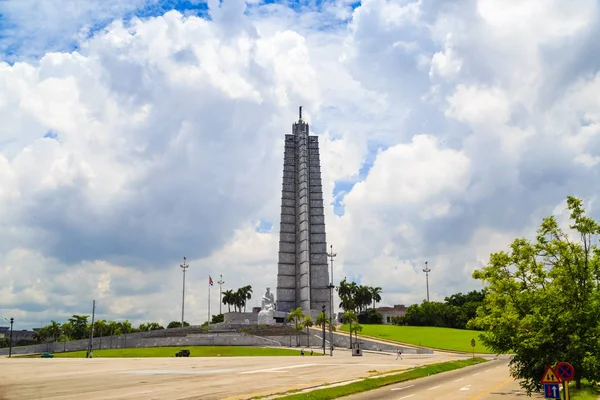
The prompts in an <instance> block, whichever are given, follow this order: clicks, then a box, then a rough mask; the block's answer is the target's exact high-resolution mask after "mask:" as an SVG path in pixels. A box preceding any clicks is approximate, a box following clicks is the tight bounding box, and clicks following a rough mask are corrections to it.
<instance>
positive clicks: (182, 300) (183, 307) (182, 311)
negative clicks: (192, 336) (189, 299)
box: [179, 256, 190, 328]
mask: <svg viewBox="0 0 600 400" xmlns="http://www.w3.org/2000/svg"><path fill="white" fill-rule="evenodd" d="M185 260H186V257H185V256H183V264H179V266H180V267H181V269H182V270H183V290H182V294H181V327H182V328H183V321H184V319H183V315H184V311H185V270H186V269H188V267H189V266H190V265H189V264H186V263H185Z"/></svg>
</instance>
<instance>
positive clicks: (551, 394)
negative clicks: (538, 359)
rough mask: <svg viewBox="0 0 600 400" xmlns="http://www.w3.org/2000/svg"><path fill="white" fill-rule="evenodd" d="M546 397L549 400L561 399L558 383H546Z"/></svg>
mask: <svg viewBox="0 0 600 400" xmlns="http://www.w3.org/2000/svg"><path fill="white" fill-rule="evenodd" d="M544 395H545V396H546V398H547V399H560V388H559V387H558V383H544Z"/></svg>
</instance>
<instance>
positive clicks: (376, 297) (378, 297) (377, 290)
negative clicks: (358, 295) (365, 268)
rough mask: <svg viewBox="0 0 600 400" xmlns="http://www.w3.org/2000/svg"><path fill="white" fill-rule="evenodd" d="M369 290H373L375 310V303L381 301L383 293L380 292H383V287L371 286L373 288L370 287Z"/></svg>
mask: <svg viewBox="0 0 600 400" xmlns="http://www.w3.org/2000/svg"><path fill="white" fill-rule="evenodd" d="M369 290H370V291H371V297H372V298H373V310H374V309H375V305H376V304H377V303H379V302H380V301H381V295H380V294H379V293H381V290H382V289H381V288H380V287H379V286H377V287H371V288H369Z"/></svg>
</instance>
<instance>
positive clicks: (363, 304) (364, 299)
mask: <svg viewBox="0 0 600 400" xmlns="http://www.w3.org/2000/svg"><path fill="white" fill-rule="evenodd" d="M336 290H337V292H338V296H339V297H340V308H342V309H343V310H344V311H345V312H347V311H352V312H353V313H354V315H356V318H357V321H358V322H360V323H367V324H380V323H381V322H382V321H383V317H382V316H381V313H379V312H377V311H376V310H375V307H376V306H377V303H379V302H380V301H381V291H382V289H381V288H380V287H371V286H365V285H357V284H356V282H348V281H347V279H346V278H344V280H343V281H341V282H340V285H339V286H338V287H337V289H336ZM369 306H372V308H371V309H369Z"/></svg>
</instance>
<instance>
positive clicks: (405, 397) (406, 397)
mask: <svg viewBox="0 0 600 400" xmlns="http://www.w3.org/2000/svg"><path fill="white" fill-rule="evenodd" d="M413 396H414V394H409V395H408V396H404V397H400V398H399V399H398V400H402V399H408V398H409V397H413Z"/></svg>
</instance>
